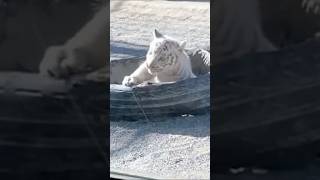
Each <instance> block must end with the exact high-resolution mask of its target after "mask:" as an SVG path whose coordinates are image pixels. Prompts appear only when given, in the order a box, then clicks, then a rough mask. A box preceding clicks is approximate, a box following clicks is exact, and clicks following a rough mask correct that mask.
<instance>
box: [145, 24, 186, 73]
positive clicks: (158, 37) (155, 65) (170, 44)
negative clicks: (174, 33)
mask: <svg viewBox="0 0 320 180" xmlns="http://www.w3.org/2000/svg"><path fill="white" fill-rule="evenodd" d="M185 45H186V42H185V41H183V42H182V43H179V42H178V41H176V40H174V39H172V38H170V37H168V36H165V35H162V34H161V33H160V32H159V31H157V30H156V29H155V30H154V32H153V40H152V41H151V43H150V46H149V50H148V53H147V56H146V67H147V69H148V72H149V73H150V74H155V73H159V72H162V71H163V70H165V69H166V68H167V67H170V66H174V65H176V63H177V60H178V58H179V56H180V55H181V54H182V53H183V52H184V48H185Z"/></svg>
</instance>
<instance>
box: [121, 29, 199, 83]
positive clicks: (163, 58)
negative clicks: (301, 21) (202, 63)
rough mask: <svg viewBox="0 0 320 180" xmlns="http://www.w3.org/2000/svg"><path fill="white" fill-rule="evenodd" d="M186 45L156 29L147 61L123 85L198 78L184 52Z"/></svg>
mask: <svg viewBox="0 0 320 180" xmlns="http://www.w3.org/2000/svg"><path fill="white" fill-rule="evenodd" d="M185 45H186V43H185V42H182V43H179V42H178V41H177V40H174V39H173V38H171V37H168V36H165V35H162V34H161V33H159V31H157V30H156V29H155V30H154V32H153V41H152V42H151V43H150V47H149V50H148V53H147V56H146V60H145V61H144V62H143V63H142V64H141V65H140V66H139V67H138V68H137V69H136V70H135V71H134V72H133V73H132V74H131V75H129V76H125V77H124V79H123V81H122V84H123V85H125V86H133V85H139V84H142V83H145V82H148V83H149V82H150V83H162V82H176V81H179V80H184V79H188V78H194V77H196V76H195V75H194V74H193V72H192V67H191V61H190V58H189V56H188V55H187V54H186V52H185V50H184V48H185Z"/></svg>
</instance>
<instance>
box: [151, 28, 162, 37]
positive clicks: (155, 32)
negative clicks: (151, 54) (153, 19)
mask: <svg viewBox="0 0 320 180" xmlns="http://www.w3.org/2000/svg"><path fill="white" fill-rule="evenodd" d="M161 37H163V35H162V34H161V33H160V32H159V31H158V30H157V29H154V31H153V38H155V39H156V38H161Z"/></svg>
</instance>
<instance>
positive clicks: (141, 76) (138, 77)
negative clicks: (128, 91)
mask: <svg viewBox="0 0 320 180" xmlns="http://www.w3.org/2000/svg"><path fill="white" fill-rule="evenodd" d="M153 77H154V76H153V75H151V74H150V73H149V72H148V69H147V68H146V66H145V62H144V63H143V64H141V65H140V66H139V67H138V68H137V69H136V70H135V71H134V72H133V73H132V74H131V75H129V76H125V77H124V78H123V81H122V85H124V86H129V87H131V86H135V85H139V84H141V83H143V82H145V81H148V80H150V79H152V78H153Z"/></svg>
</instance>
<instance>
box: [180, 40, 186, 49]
mask: <svg viewBox="0 0 320 180" xmlns="http://www.w3.org/2000/svg"><path fill="white" fill-rule="evenodd" d="M186 45H187V42H186V41H182V42H181V43H180V48H181V49H185V47H186Z"/></svg>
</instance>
